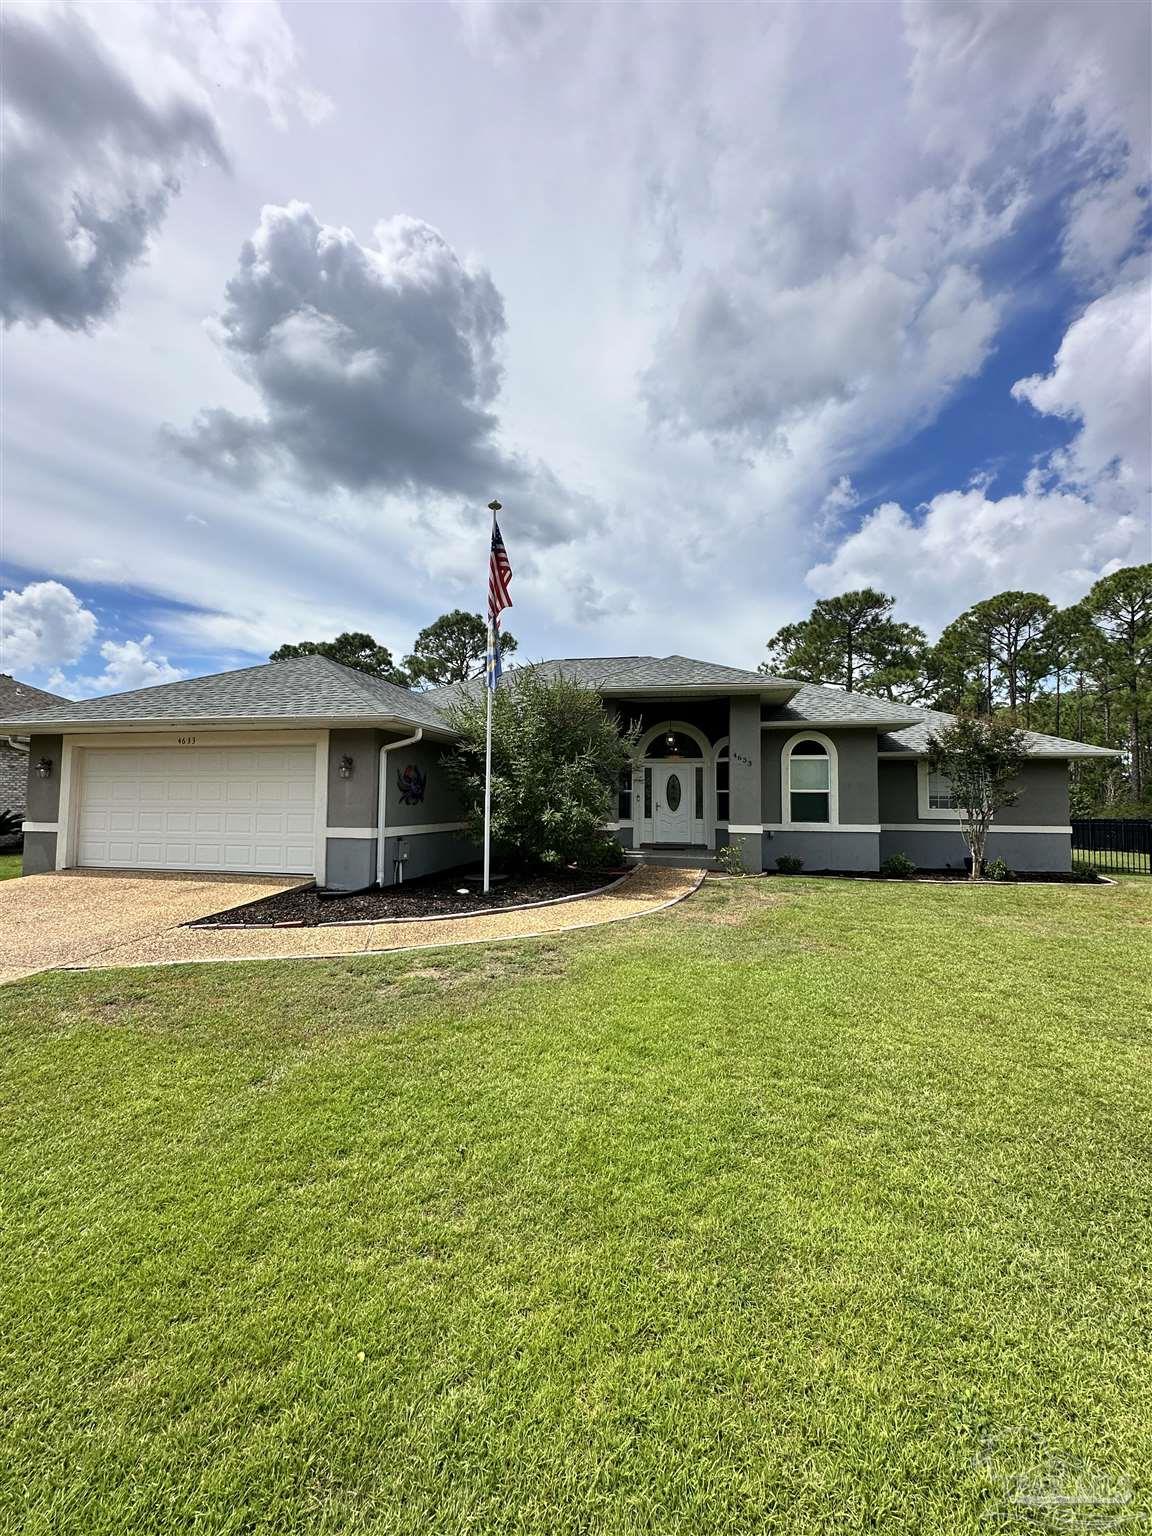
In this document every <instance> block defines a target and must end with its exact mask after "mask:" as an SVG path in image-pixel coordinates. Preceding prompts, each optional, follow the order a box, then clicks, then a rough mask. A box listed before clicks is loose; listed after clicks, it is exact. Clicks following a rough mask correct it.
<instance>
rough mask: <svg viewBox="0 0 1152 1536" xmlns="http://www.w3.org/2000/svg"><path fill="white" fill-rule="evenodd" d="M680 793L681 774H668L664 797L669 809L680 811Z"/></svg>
mask: <svg viewBox="0 0 1152 1536" xmlns="http://www.w3.org/2000/svg"><path fill="white" fill-rule="evenodd" d="M680 794H681V790H680V775H679V774H678V773H670V774H669V775H668V782H667V783H666V784H665V786H664V799H665V800H666V801H667V802H668V809H669V810H670V811H678V810H679V809H680Z"/></svg>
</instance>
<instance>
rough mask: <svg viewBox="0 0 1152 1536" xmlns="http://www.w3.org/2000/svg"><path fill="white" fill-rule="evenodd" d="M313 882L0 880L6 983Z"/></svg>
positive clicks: (245, 878)
mask: <svg viewBox="0 0 1152 1536" xmlns="http://www.w3.org/2000/svg"><path fill="white" fill-rule="evenodd" d="M308 883H309V882H308V880H307V879H306V878H303V877H301V876H300V875H292V876H289V877H284V876H268V875H185V874H168V873H166V872H161V871H156V872H152V871H149V870H134V871H133V872H132V873H131V874H121V873H119V872H114V871H110V870H99V869H70V870H62V871H60V872H59V873H56V872H53V873H52V874H47V875H25V876H22V877H19V878H17V879H15V880H3V881H0V986H2V985H3V984H4V982H6V981H16V980H17V979H18V978H19V977H21V976H31V975H32V974H33V973H34V972H36V971H44V970H51V969H53V968H54V967H56V966H60V965H83V964H85V963H88V962H91V961H93V960H94V959H95V957H96V956H97V955H101V954H104V953H105V952H106V951H107V950H109V949H115V948H120V947H122V946H123V945H124V944H126V943H134V944H141V943H146V942H147V941H148V940H149V938H151V937H153V936H155V935H157V934H161V933H165V932H169V931H173V930H175V931H176V932H179V931H180V930H179V928H178V927H177V924H179V923H188V922H191V921H192V920H193V919H194V918H197V917H211V915H212V913H213V912H223V911H224V910H225V909H226V908H228V907H239V906H243V905H244V903H245V902H247V901H258V900H259V899H260V897H261V896H271V895H272V894H273V892H274V891H290V890H291V889H292V888H293V887H294V886H297V885H307V884H308Z"/></svg>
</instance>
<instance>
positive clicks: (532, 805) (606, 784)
mask: <svg viewBox="0 0 1152 1536" xmlns="http://www.w3.org/2000/svg"><path fill="white" fill-rule="evenodd" d="M446 714H447V718H448V720H449V722H450V724H451V725H452V727H453V729H454V730H455V731H456V732H457V733H458V735H459V740H458V741H457V743H456V745H455V747H454V748H453V749H452V750H451V751H450V752H449V753H447V754H446V755H445V758H444V771H445V773H446V775H447V776H448V778H449V779H450V780H451V782H452V783H453V784H454V785H455V786H456V789H457V791H458V793H459V795H460V797H461V800H462V801H463V802H464V806H465V809H466V813H467V817H468V823H469V829H470V831H471V832H472V833H473V835H474V836H476V837H477V838H479V837H480V836H481V835H482V828H483V807H484V737H485V719H484V715H485V704H484V699H483V697H482V695H480V694H465V695H463V696H462V697H461V698H460V699H459V700H458V701H457V702H456V703H455V704H454V705H453V706H452V707H451V708H450V710H448V711H447V712H446ZM636 736H637V731H636V729H635V728H634V727H632V726H624V725H623V724H622V723H621V722H620V721H618V720H617V719H616V717H615V716H614V715H612V714H610V713H609V711H608V710H607V709H605V708H604V705H603V704H602V703H601V700H600V696H599V694H597V693H596V691H595V690H594V689H592V688H587V687H585V686H584V685H583V684H581V683H577V682H574V681H573V680H572V679H571V678H568V677H564V676H562V675H561V676H552V677H549V676H546V675H544V674H542V673H541V672H539V671H538V670H537V669H536V668H535V667H531V666H528V667H521V668H518V669H517V671H515V672H514V673H511V674H509V675H508V676H507V677H506V678H505V680H504V683H503V684H502V686H501V687H500V688H499V689H498V690H497V691H496V693H495V694H494V696H493V699H492V849H493V852H494V853H495V854H496V856H497V857H498V858H500V859H503V860H504V861H505V862H508V863H513V864H518V865H526V864H542V865H563V864H570V863H578V864H585V865H593V864H596V863H603V862H604V859H605V855H606V850H607V847H608V844H607V841H606V839H605V836H604V831H603V828H604V825H605V823H606V822H608V821H610V820H611V816H612V807H613V804H614V801H615V796H616V789H617V785H618V784H619V781H620V775H621V773H622V772H623V771H624V769H625V768H627V767H628V766H629V764H630V763H631V762H632V759H633V755H634V751H635V743H636Z"/></svg>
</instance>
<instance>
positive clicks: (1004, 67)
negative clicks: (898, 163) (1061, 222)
mask: <svg viewBox="0 0 1152 1536" xmlns="http://www.w3.org/2000/svg"><path fill="white" fill-rule="evenodd" d="M904 17H905V31H906V35H907V38H908V42H909V44H910V46H911V49H912V65H911V80H912V92H913V98H912V99H913V105H914V106H915V107H917V108H918V109H919V112H920V115H921V121H922V122H923V124H924V125H925V129H926V131H927V134H928V140H929V144H930V145H931V146H932V147H934V148H941V149H944V150H945V151H946V152H947V153H948V154H949V155H950V156H952V157H953V158H956V157H959V158H960V160H961V162H962V163H963V164H964V165H965V166H966V167H972V166H975V165H976V164H978V163H981V162H984V163H985V164H987V163H988V162H995V161H996V160H998V159H999V160H1002V159H1003V158H1004V157H1005V156H1006V155H1007V154H1011V155H1012V156H1013V157H1015V159H1016V160H1017V163H1018V164H1020V163H1023V162H1031V163H1032V164H1033V165H1034V166H1036V167H1037V168H1038V169H1039V168H1040V167H1041V166H1042V165H1044V167H1045V168H1044V171H1043V175H1044V176H1045V177H1048V178H1051V177H1052V176H1053V174H1054V167H1055V164H1056V162H1057V160H1058V158H1059V157H1063V160H1064V163H1065V166H1066V168H1067V169H1066V172H1065V174H1066V175H1067V174H1068V173H1069V172H1070V174H1071V177H1072V178H1074V181H1073V185H1072V191H1071V197H1070V200H1069V207H1068V213H1069V217H1068V221H1067V224H1066V227H1065V230H1064V236H1063V246H1064V255H1065V260H1066V262H1067V264H1068V265H1069V266H1070V267H1071V268H1072V269H1073V270H1074V271H1076V272H1078V273H1079V274H1080V275H1081V276H1084V277H1087V278H1090V279H1092V280H1098V281H1107V280H1108V279H1109V277H1110V276H1111V274H1113V273H1114V272H1115V270H1116V268H1117V266H1118V265H1120V263H1121V262H1122V261H1123V260H1124V258H1125V257H1126V256H1127V255H1128V254H1129V253H1130V251H1131V249H1132V247H1133V244H1134V242H1135V241H1136V240H1137V238H1138V231H1139V227H1140V224H1141V221H1142V220H1143V219H1144V218H1145V217H1146V216H1147V212H1148V165H1149V160H1150V158H1152V117H1150V115H1149V112H1148V93H1149V89H1150V84H1152V82H1150V78H1149V75H1150V59H1152V20H1150V16H1149V11H1148V8H1147V6H1143V5H1126V4H1102V3H1100V0H1033V3H1029V4H1026V5H1012V4H1004V3H1002V0H932V3H924V0H905V6H904ZM1076 183H1079V184H1076Z"/></svg>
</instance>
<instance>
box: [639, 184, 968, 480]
mask: <svg viewBox="0 0 1152 1536" xmlns="http://www.w3.org/2000/svg"><path fill="white" fill-rule="evenodd" d="M961 206H962V205H961V204H960V203H958V204H957V205H956V207H955V209H954V211H953V214H952V217H953V219H959V218H961V217H962V216H963V215H962V213H961ZM912 211H914V212H915V211H918V210H912ZM917 222H918V221H917V220H916V219H915V218H906V219H904V220H902V227H899V228H896V229H892V230H886V231H885V232H884V233H883V234H881V235H879V236H877V237H876V239H875V240H873V241H872V242H871V243H870V245H869V246H868V248H867V249H865V250H863V251H858V252H857V251H853V252H851V253H849V254H846V255H844V256H842V257H840V258H839V259H838V260H836V261H835V262H834V263H833V264H832V265H831V267H830V268H829V269H828V270H826V271H822V272H819V273H818V275H817V276H816V277H815V278H814V279H812V280H809V281H806V282H802V283H799V284H792V283H789V282H788V281H787V280H784V279H781V280H776V279H775V278H774V277H773V273H772V270H771V263H772V262H773V261H774V259H775V247H774V246H772V245H770V246H764V245H763V244H762V243H761V242H760V241H759V240H758V239H757V238H756V237H755V235H754V236H753V240H752V246H753V248H752V249H749V250H747V251H745V252H742V253H741V255H740V258H739V260H738V261H737V262H735V263H734V264H733V265H732V266H731V267H729V268H728V269H726V270H724V271H722V272H719V271H708V272H703V273H701V274H700V275H699V277H698V278H697V279H696V281H695V283H694V285H693V289H692V292H691V293H690V294H689V296H688V298H687V300H686V302H685V304H684V306H683V307H682V309H681V310H680V312H679V314H678V315H677V317H676V319H675V321H674V322H673V324H672V326H671V327H670V329H669V330H668V331H667V332H666V333H665V335H664V336H663V337H662V338H661V339H660V341H659V343H658V345H657V348H656V352H655V356H654V358H653V361H652V365H651V366H650V368H649V369H648V370H647V372H646V374H645V377H644V390H645V395H646V398H647V402H648V407H649V410H650V412H651V415H652V417H653V419H654V420H655V421H657V422H659V423H661V424H665V425H669V426H672V427H673V428H675V429H676V430H678V431H701V432H704V433H706V434H708V435H710V436H712V437H714V438H716V439H718V440H721V441H723V440H728V441H731V442H733V443H735V444H737V445H740V446H750V447H756V448H760V449H773V450H776V451H782V452H787V451H788V448H789V443H788V429H789V427H790V426H792V425H794V424H795V423H796V422H797V421H799V420H801V419H803V418H806V417H811V416H813V415H816V414H818V413H820V412H821V411H824V410H825V409H827V408H828V407H846V406H853V407H855V408H856V414H860V413H861V412H863V414H865V415H866V416H867V418H868V420H869V422H870V423H871V424H872V425H873V426H881V427H889V426H891V425H894V424H897V423H898V424H899V425H901V426H903V425H906V424H907V422H908V418H909V407H910V406H911V414H912V417H913V419H915V418H916V417H922V416H923V415H924V414H925V413H927V412H929V411H931V410H932V409H934V408H935V406H936V405H937V404H938V403H939V402H940V400H942V399H943V397H944V396H945V394H946V393H947V391H948V390H949V388H950V387H951V386H952V385H953V384H955V383H956V382H957V381H958V380H959V379H962V378H965V377H968V376H970V375H971V374H973V373H975V372H976V371H978V369H979V367H980V365H981V364H982V363H983V361H984V358H985V356H986V355H987V352H988V348H989V345H990V343H991V340H992V337H993V335H994V333H995V328H996V319H997V310H996V305H995V304H994V303H993V302H992V300H991V299H990V298H989V297H988V296H987V294H986V293H985V292H984V289H983V285H982V283H981V280H980V277H979V274H978V273H977V272H976V271H975V270H974V269H973V268H972V267H970V266H967V265H965V264H964V263H963V261H962V259H957V258H958V257H959V256H960V241H959V239H956V240H955V241H951V240H948V239H947V238H946V237H942V236H941V232H940V230H939V228H937V229H934V230H932V232H931V234H930V235H929V236H928V237H927V238H923V232H922V231H921V230H920V229H919V228H918V227H917ZM952 233H954V234H958V233H959V232H958V230H957V229H956V228H955V225H953V226H952ZM762 260H763V262H767V263H768V266H767V267H766V266H765V265H763V264H762ZM786 260H788V261H789V264H790V258H787V257H786ZM885 418H887V420H886V419H885Z"/></svg>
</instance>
